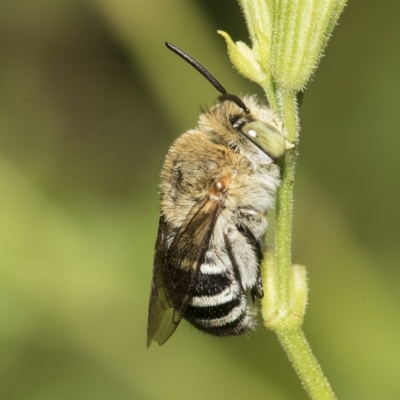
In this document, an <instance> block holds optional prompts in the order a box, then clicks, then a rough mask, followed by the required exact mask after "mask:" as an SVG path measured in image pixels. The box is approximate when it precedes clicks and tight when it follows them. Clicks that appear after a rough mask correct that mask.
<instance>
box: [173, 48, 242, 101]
mask: <svg viewBox="0 0 400 400" xmlns="http://www.w3.org/2000/svg"><path fill="white" fill-rule="evenodd" d="M165 45H166V46H167V47H168V48H169V49H170V50H171V51H173V52H174V53H175V54H177V55H178V56H179V57H181V58H183V59H184V60H185V61H186V62H188V63H189V64H190V65H191V66H192V67H194V68H195V69H197V71H199V72H200V73H201V74H202V75H203V76H204V77H205V78H206V79H207V80H208V81H209V82H210V83H211V84H212V85H213V86H214V87H215V89H217V90H218V92H220V93H222V95H223V96H224V95H227V94H228V93H227V91H226V89H225V88H224V87H223V86H222V85H221V84H220V83H219V82H218V81H217V79H216V78H215V77H214V76H213V75H212V74H211V73H210V72H209V71H208V70H207V69H206V68H205V67H203V66H202V65H201V64H200V63H199V62H198V61H197V60H195V59H194V58H193V57H192V56H190V55H189V54H187V53H185V52H184V51H183V50H181V49H180V48H179V47H176V46H175V45H173V44H172V43H169V42H165ZM239 107H241V106H239ZM245 107H246V106H245Z"/></svg>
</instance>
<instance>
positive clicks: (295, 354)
mask: <svg viewBox="0 0 400 400" xmlns="http://www.w3.org/2000/svg"><path fill="white" fill-rule="evenodd" d="M276 334H277V336H278V339H279V342H280V344H281V345H282V347H283V348H284V350H285V352H286V354H287V356H288V357H289V360H290V361H291V363H292V365H293V367H294V368H295V370H296V372H297V375H298V376H299V378H300V379H301V382H302V384H303V387H304V389H305V390H306V392H307V393H308V395H309V396H310V398H311V399H318V400H334V399H336V396H335V394H334V393H333V391H332V388H331V386H330V385H329V382H328V380H327V379H326V378H325V376H324V374H323V372H322V369H321V366H320V365H319V364H318V361H317V360H316V358H315V357H314V355H313V354H312V351H311V348H310V346H309V344H308V342H307V340H306V338H305V336H304V333H303V330H302V329H301V328H293V329H288V330H280V331H277V332H276Z"/></svg>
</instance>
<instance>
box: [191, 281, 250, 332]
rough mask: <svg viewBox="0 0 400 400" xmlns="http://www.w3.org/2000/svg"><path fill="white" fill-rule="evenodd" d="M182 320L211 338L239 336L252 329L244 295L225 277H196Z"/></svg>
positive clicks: (235, 283)
mask: <svg viewBox="0 0 400 400" xmlns="http://www.w3.org/2000/svg"><path fill="white" fill-rule="evenodd" d="M184 318H185V319H186V320H188V321H189V322H190V323H191V324H192V325H194V326H195V327H196V328H197V329H200V330H202V331H204V332H206V333H208V334H211V335H214V336H234V335H241V334H243V333H245V332H247V331H249V330H250V329H251V328H252V327H253V326H254V321H253V316H252V313H251V311H250V310H249V309H248V306H247V296H246V294H245V293H244V292H243V290H242V289H241V288H240V287H239V284H238V282H236V281H234V280H232V279H231V278H230V277H229V276H227V275H225V274H216V275H207V274H202V273H200V274H199V278H198V281H197V285H196V287H195V293H194V296H193V297H192V300H191V302H190V304H189V305H188V306H187V308H186V310H185V314H184Z"/></svg>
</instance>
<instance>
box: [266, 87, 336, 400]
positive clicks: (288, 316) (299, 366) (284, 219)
mask: <svg viewBox="0 0 400 400" xmlns="http://www.w3.org/2000/svg"><path fill="white" fill-rule="evenodd" d="M278 99H279V106H280V111H281V117H282V120H283V124H284V126H285V127H286V131H287V139H288V141H289V142H294V143H296V142H297V141H298V126H299V124H298V111H297V102H296V95H295V94H294V93H293V94H292V93H287V92H286V93H285V92H284V93H278ZM296 157H297V151H296V148H294V149H291V150H288V151H287V152H286V154H285V158H284V160H283V162H282V164H281V171H282V174H281V178H282V182H281V186H280V188H279V190H278V193H277V199H276V233H275V242H276V243H275V262H271V261H269V262H267V263H266V264H265V265H266V268H270V269H272V270H270V271H267V272H266V273H265V276H267V277H272V279H269V280H268V281H267V282H266V284H267V285H272V290H273V291H275V294H276V295H275V296H276V297H275V298H276V301H273V299H274V297H273V294H271V297H270V298H269V299H268V301H266V302H265V303H263V306H264V307H266V308H267V309H266V310H263V315H264V316H267V318H265V325H266V326H267V327H268V328H270V329H272V330H274V331H275V332H276V334H277V336H278V340H279V342H280V343H281V345H282V347H283V348H284V350H285V352H286V354H287V356H288V357H289V359H290V361H291V362H292V365H293V367H294V369H295V371H296V373H297V375H298V376H299V378H300V380H301V382H302V384H303V386H304V388H305V390H306V391H307V393H308V395H309V396H310V398H311V399H314V400H332V399H335V395H334V393H333V391H332V389H331V387H330V385H329V383H328V380H327V379H326V378H325V376H324V374H323V372H322V369H321V367H320V365H319V364H318V361H317V360H316V358H315V357H314V355H313V354H312V351H311V348H310V346H309V344H308V342H307V340H306V338H305V336H304V333H303V331H302V329H301V324H302V322H303V317H304V311H305V303H306V296H307V283H306V276H305V272H304V274H298V275H296V274H295V273H294V270H293V268H292V261H291V242H292V217H293V189H294V172H295V165H296ZM266 257H268V255H266ZM303 268H304V267H303ZM274 277H275V278H274ZM296 280H297V281H296ZM294 281H296V282H294ZM296 283H297V284H296ZM266 289H267V287H266ZM270 289H271V287H269V288H268V289H267V290H270ZM271 299H272V301H271ZM299 310H301V311H299Z"/></svg>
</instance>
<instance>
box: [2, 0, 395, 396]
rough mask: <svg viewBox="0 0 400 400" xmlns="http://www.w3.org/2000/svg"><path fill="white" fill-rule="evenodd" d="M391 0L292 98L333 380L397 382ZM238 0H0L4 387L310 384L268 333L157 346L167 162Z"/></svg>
mask: <svg viewBox="0 0 400 400" xmlns="http://www.w3.org/2000/svg"><path fill="white" fill-rule="evenodd" d="M399 15H400V3H398V2H397V1H394V0H392V1H390V0H389V1H386V2H383V3H382V2H376V1H372V0H364V1H363V2H356V1H350V2H349V5H348V7H347V8H346V10H345V12H344V14H343V15H342V16H341V18H340V21H339V26H337V27H336V29H335V31H334V34H333V37H332V39H331V41H330V43H329V45H328V49H327V51H326V57H324V58H323V60H322V62H321V65H320V68H319V69H318V71H317V74H316V76H315V77H314V81H313V82H312V83H311V84H310V85H309V88H308V90H307V92H306V95H305V99H304V101H303V105H302V109H301V122H302V132H301V144H300V149H299V151H300V158H299V163H298V173H297V176H296V193H295V198H296V202H295V232H294V256H293V260H294V261H295V262H299V263H302V264H305V265H306V266H307V268H308V271H309V279H310V287H311V291H310V299H309V301H310V304H309V307H308V312H307V314H306V319H305V325H304V329H305V331H306V334H307V336H308V338H309V340H310V342H311V345H312V347H313V350H314V352H315V354H316V356H317V357H318V359H319V361H320V362H321V363H322V365H323V369H324V372H325V373H326V374H327V376H328V377H329V380H330V382H331V384H332V385H333V388H334V389H335V391H336V392H337V395H338V397H339V398H347V399H364V400H366V399H378V398H379V399H398V398H400V384H399V380H398V374H399V372H400V361H399V360H400V346H399V344H398V343H399V339H398V338H399V337H400V318H399V306H400V294H399V293H400V291H399V281H400V279H399V278H400V271H399V268H398V260H399V258H400V248H399V242H400V223H399V221H400V215H399V214H400V208H399V207H398V204H399V203H400V190H399V187H400V182H399V177H398V171H399V167H400V161H399V158H398V150H397V148H398V146H399V144H400V143H399V142H400V136H399V134H398V133H399V126H400V124H399V119H398V103H399V100H398V96H399V93H400V79H399V77H398V75H399V71H400V52H399V45H400V31H399V29H398V16H399ZM217 29H223V30H227V31H229V32H230V34H231V35H232V38H233V39H234V40H246V38H247V34H246V31H245V24H244V21H243V20H242V17H241V15H240V10H239V9H238V6H237V4H236V1H234V0H226V1H222V2H218V3H217V2H214V1H211V0H207V1H205V0H198V1H194V0H193V1H184V0H168V1H164V0H147V1H143V0H131V1H124V0H91V1H84V0H81V1H79V0H58V1H56V2H55V1H50V0H38V1H35V2H32V1H28V0H20V1H18V2H11V1H7V0H6V1H2V2H0V51H1V55H2V56H1V60H2V61H1V63H0V71H1V72H0V88H1V90H0V130H1V135H0V182H1V194H0V213H1V224H0V249H1V253H0V299H1V301H0V351H1V354H2V357H0V398H1V399H7V400H14V399H15V400H17V399H18V400H20V399H21V400H25V399H29V400H30V399H40V400H45V399H60V400H62V399H71V398H74V399H86V400H89V399H96V400H98V399H115V400H123V399H140V400H141V399H151V400H153V399H156V400H158V399H170V398H174V399H178V400H179V399H187V398H190V399H220V398H230V399H243V398H271V399H306V398H307V397H306V395H305V392H304V391H303V389H302V388H301V387H300V384H299V382H298V380H297V378H296V376H295V374H294V372H293V370H292V368H291V366H290V364H289V362H288V361H287V360H286V359H285V356H284V354H283V352H282V350H281V349H280V347H279V345H278V343H277V341H276V338H275V337H274V335H273V334H272V333H270V332H267V331H266V330H265V329H263V328H259V329H258V331H257V332H256V333H255V334H253V335H251V336H250V337H243V338H233V339H226V340H218V339H215V338H209V337H206V336H204V335H202V334H200V333H198V332H197V331H195V330H194V329H192V328H191V327H190V326H188V325H187V324H186V323H182V324H181V326H180V327H179V329H178V330H177V332H176V333H175V334H174V336H173V337H172V338H171V340H170V341H169V342H168V343H167V344H166V345H165V346H164V347H162V348H157V347H156V346H154V347H152V348H151V349H150V350H147V349H146V323H147V303H148V295H149V285H150V277H151V270H152V267H151V265H152V253H153V246H154V241H155V234H156V229H157V221H158V195H157V181H158V171H159V170H160V167H161V164H162V162H163V157H164V154H165V153H166V151H167V149H168V146H169V145H170V144H171V142H172V141H173V139H174V138H176V137H177V135H178V134H180V133H182V132H183V131H185V130H186V129H188V128H191V127H194V126H195V124H196V115H197V111H198V109H199V104H202V105H204V104H205V103H208V104H212V102H213V101H215V98H216V96H217V93H216V92H215V90H214V89H213V88H212V86H211V85H210V84H209V83H207V82H206V81H205V80H204V78H202V77H201V76H200V75H199V74H198V73H196V72H195V71H194V70H192V69H191V68H189V67H188V65H186V64H185V63H183V62H182V61H181V60H179V59H178V58H177V57H176V56H174V55H173V54H172V53H170V52H168V51H167V50H166V49H165V47H164V44H163V43H164V41H166V40H168V41H171V42H173V43H176V44H177V45H179V46H181V47H182V48H184V49H185V50H186V51H188V52H189V53H191V54H193V55H194V56H195V57H196V58H198V59H199V60H200V61H201V62H203V63H204V64H205V65H206V66H207V67H208V68H209V69H210V70H211V71H212V72H213V73H215V75H216V76H217V77H219V79H220V80H221V81H222V82H223V84H224V85H225V86H226V87H227V88H229V90H230V91H231V92H234V93H239V92H242V93H245V92H257V93H261V91H260V90H259V89H258V88H257V87H256V86H255V85H253V84H250V83H247V82H245V81H244V80H243V79H241V78H240V77H239V76H237V74H236V73H235V72H234V71H233V69H232V68H231V66H230V65H229V62H228V57H227V55H226V53H225V44H224V43H223V40H222V38H220V37H219V36H218V35H217V34H216V33H215V31H216V30H217Z"/></svg>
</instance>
